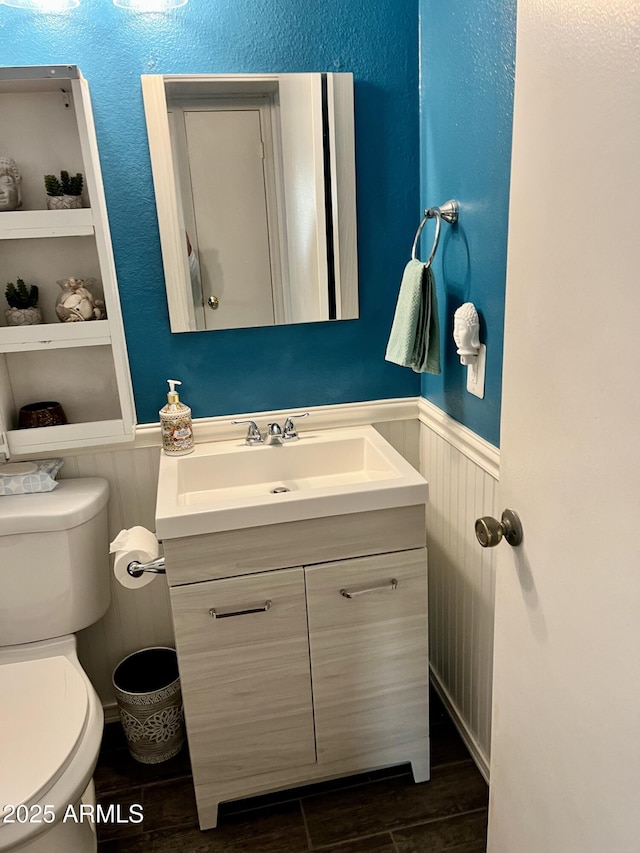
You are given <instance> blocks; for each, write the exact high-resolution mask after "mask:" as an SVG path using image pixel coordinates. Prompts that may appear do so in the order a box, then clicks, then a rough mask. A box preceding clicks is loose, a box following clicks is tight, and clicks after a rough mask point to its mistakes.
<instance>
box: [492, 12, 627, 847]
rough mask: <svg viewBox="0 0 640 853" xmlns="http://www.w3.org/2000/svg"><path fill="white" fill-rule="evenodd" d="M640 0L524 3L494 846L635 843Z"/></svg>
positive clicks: (506, 402)
mask: <svg viewBox="0 0 640 853" xmlns="http://www.w3.org/2000/svg"><path fill="white" fill-rule="evenodd" d="M639 55H640V6H638V4H637V3H636V2H635V0H616V2H613V3H608V4H606V14H605V13H604V12H603V6H602V4H601V3H595V2H590V1H589V2H586V3H585V2H583V0H562V2H561V3H557V2H555V0H519V3H518V42H517V51H516V56H517V67H516V97H515V116H514V147H513V168H512V186H511V209H510V220H509V250H508V274H507V313H506V334H505V371H504V380H503V410H502V411H503V415H502V439H501V455H502V462H501V473H500V495H501V509H502V508H504V507H510V508H513V509H514V510H516V511H517V512H518V514H519V516H520V519H521V521H522V524H523V528H524V542H523V544H522V545H521V546H520V547H518V548H510V547H509V545H507V544H506V543H505V542H504V541H503V543H502V544H500V545H499V549H498V561H497V588H496V621H495V662H494V707H493V739H492V748H491V795H490V818H489V843H488V850H489V851H490V853H602V851H603V850H611V851H615V853H637V851H638V850H639V849H640V846H639V845H640V841H639V840H638V814H639V807H640V793H639V788H638V774H639V772H640V538H639V537H638V533H637V531H638V519H640V498H639V495H640V440H639V435H640V377H639V376H638V369H639V364H640V359H639V357H638V356H639V344H638V340H639V337H640V335H639V329H640V272H639V270H640V253H639V250H638V242H639V238H640V213H639V207H638V198H639V197H640V167H639V162H640V161H639V159H638V139H640V95H639V92H638V80H637V73H635V74H634V73H632V72H637V71H638V56H639Z"/></svg>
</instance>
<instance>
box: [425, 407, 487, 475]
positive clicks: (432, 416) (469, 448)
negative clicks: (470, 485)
mask: <svg viewBox="0 0 640 853" xmlns="http://www.w3.org/2000/svg"><path fill="white" fill-rule="evenodd" d="M418 419H419V420H420V423H422V424H424V425H425V426H426V427H428V428H429V429H431V430H433V431H434V432H435V433H437V434H438V435H439V436H441V437H442V438H443V439H444V440H445V441H447V442H448V443H449V444H451V445H452V446H453V447H455V448H456V449H457V450H459V451H460V452H461V453H463V454H464V455H465V456H466V457H467V458H468V459H471V461H472V462H475V464H476V465H478V466H479V467H480V468H482V470H483V471H486V473H487V474H489V476H490V477H493V478H494V480H499V479H500V450H499V449H498V448H497V447H495V446H494V445H493V444H490V443H489V442H488V441H486V440H485V439H484V438H481V437H480V436H479V435H477V434H476V433H475V432H473V431H472V430H470V429H469V428H468V427H466V426H463V425H462V424H461V423H458V421H456V420H454V419H453V418H452V417H451V416H450V415H448V414H447V413H446V412H443V411H442V409H439V408H438V407H437V406H434V404H433V403H430V402H429V400H425V398H424V397H419V398H418Z"/></svg>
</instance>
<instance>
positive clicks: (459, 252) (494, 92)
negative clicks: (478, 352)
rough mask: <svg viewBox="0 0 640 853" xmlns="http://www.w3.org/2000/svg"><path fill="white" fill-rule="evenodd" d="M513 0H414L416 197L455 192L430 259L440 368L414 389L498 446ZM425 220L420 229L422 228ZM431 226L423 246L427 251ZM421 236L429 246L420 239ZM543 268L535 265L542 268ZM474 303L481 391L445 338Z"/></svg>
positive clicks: (429, 199)
mask: <svg viewBox="0 0 640 853" xmlns="http://www.w3.org/2000/svg"><path fill="white" fill-rule="evenodd" d="M515 20H516V0H456V2H455V3H449V2H444V3H443V2H442V0H420V64H421V92H420V140H421V144H420V149H421V164H420V167H421V202H422V204H423V206H425V207H426V206H432V205H435V204H439V203H441V202H444V201H446V200H447V199H449V198H456V199H457V200H458V201H459V202H460V222H459V225H458V226H457V227H455V228H450V227H449V226H448V225H446V224H444V225H443V227H442V236H441V240H440V248H439V250H438V254H437V256H436V259H435V262H434V272H435V275H436V281H437V283H438V299H439V315H440V323H441V335H442V338H443V361H442V374H441V375H440V376H437V377H435V376H429V375H424V376H423V377H422V381H421V393H422V396H424V397H426V398H427V399H429V400H431V401H432V402H433V403H435V405H436V406H439V407H440V408H441V409H444V411H446V412H447V413H448V414H450V415H451V416H452V417H453V418H455V419H456V420H458V421H460V422H461V423H463V424H465V426H468V427H469V428H470V429H472V430H473V431H474V432H477V433H478V434H479V435H481V436H482V437H483V438H486V439H487V440H488V441H490V442H491V443H493V444H495V445H498V444H499V437H500V399H501V378H502V343H503V326H504V291H505V275H506V246H507V217H508V203H509V170H510V161H511V125H512V113H513V69H514V56H515ZM426 231H427V229H425V232H426ZM432 238H433V230H429V231H428V233H425V237H424V239H423V241H422V245H423V247H424V248H425V251H427V252H428V250H429V246H430V241H431V240H432ZM427 244H429V245H427ZM541 274H542V271H541ZM463 302H473V303H474V304H475V306H476V308H477V309H478V313H479V315H480V322H481V329H480V340H481V341H482V343H485V344H486V345H487V376H486V386H485V398H484V399H483V400H480V399H478V398H477V397H474V396H473V395H471V394H469V393H468V392H467V391H466V368H465V367H462V366H461V365H460V362H459V359H458V357H457V356H456V347H455V344H454V342H453V338H452V337H451V332H452V329H453V313H454V311H455V310H456V308H458V307H459V306H460V305H461V304H462V303H463Z"/></svg>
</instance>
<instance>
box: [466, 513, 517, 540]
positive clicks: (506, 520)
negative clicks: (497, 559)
mask: <svg viewBox="0 0 640 853" xmlns="http://www.w3.org/2000/svg"><path fill="white" fill-rule="evenodd" d="M503 536H504V538H505V539H506V540H507V542H508V543H509V545H513V546H514V547H515V546H516V545H520V543H521V542H522V524H521V523H520V519H519V518H518V516H517V514H516V513H515V512H514V511H513V510H512V509H505V511H504V512H503V513H502V520H501V521H498V519H497V518H492V517H491V516H490V515H486V516H484V517H483V518H478V519H476V539H477V540H478V542H479V543H480V544H481V545H482V547H483V548H493V547H494V545H498V543H499V542H501V541H502V537H503Z"/></svg>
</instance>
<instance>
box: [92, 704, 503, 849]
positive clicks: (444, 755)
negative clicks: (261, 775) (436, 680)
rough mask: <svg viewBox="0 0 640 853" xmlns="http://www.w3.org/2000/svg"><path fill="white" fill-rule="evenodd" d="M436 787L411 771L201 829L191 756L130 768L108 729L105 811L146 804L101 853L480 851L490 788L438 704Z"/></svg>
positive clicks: (319, 791) (338, 786)
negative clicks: (140, 814) (415, 779)
mask: <svg viewBox="0 0 640 853" xmlns="http://www.w3.org/2000/svg"><path fill="white" fill-rule="evenodd" d="M430 716H431V753H432V754H431V758H432V769H431V779H430V781H429V782H424V783H422V784H420V785H415V784H414V783H413V781H412V777H411V773H410V769H409V767H408V766H402V767H396V768H393V769H389V770H384V771H378V772H375V773H369V774H361V775H359V776H351V777H349V778H347V779H341V780H338V781H334V782H329V783H320V784H317V785H310V786H307V787H305V788H297V789H295V790H290V791H283V792H280V793H278V794H271V795H266V796H263V797H255V798H253V799H251V800H243V801H238V802H235V803H229V804H223V805H221V806H220V816H219V823H218V827H217V829H212V830H208V831H207V832H201V831H200V830H199V829H198V821H197V816H196V807H195V800H194V795H193V787H192V783H191V775H190V767H189V758H188V754H187V751H186V749H185V750H183V753H181V754H180V755H179V756H177V757H176V758H174V759H172V760H171V761H167V762H165V763H164V764H161V765H144V764H139V763H137V762H136V761H134V760H133V759H132V758H131V757H130V756H129V753H128V751H127V749H126V744H125V741H124V736H123V734H122V731H121V728H120V726H119V724H111V725H109V726H107V730H106V732H105V737H104V742H103V747H102V751H101V754H100V759H99V762H98V767H97V769H96V774H95V782H96V792H97V796H98V801H99V802H100V803H101V804H102V805H103V808H108V807H109V806H110V805H113V806H115V807H117V806H119V807H120V808H119V816H120V820H121V821H126V820H127V819H128V817H129V814H130V813H129V806H130V805H131V804H138V805H141V806H142V809H143V813H144V821H143V822H142V823H138V824H134V823H127V822H121V823H117V822H116V816H117V814H118V811H116V810H112V812H111V815H112V817H113V818H114V819H113V820H110V821H109V822H108V823H104V824H99V825H98V839H99V847H98V850H99V853H116V851H118V853H253V852H254V851H255V853H307V851H311V850H313V851H315V850H318V851H323V853H442V851H449V853H480V851H484V850H485V846H486V821H487V797H488V789H487V785H486V784H485V782H484V780H483V778H482V776H481V775H480V773H479V772H478V770H477V768H476V766H475V764H474V763H473V761H472V760H471V758H470V756H469V753H468V752H467V750H466V748H465V746H464V744H463V743H462V741H461V739H460V737H459V735H458V733H457V732H456V730H455V728H454V726H453V724H452V723H451V721H450V720H449V718H448V717H447V715H446V712H445V711H444V709H443V708H442V705H441V704H440V702H439V701H438V699H437V697H435V696H434V695H433V694H432V704H431V715H430Z"/></svg>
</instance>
